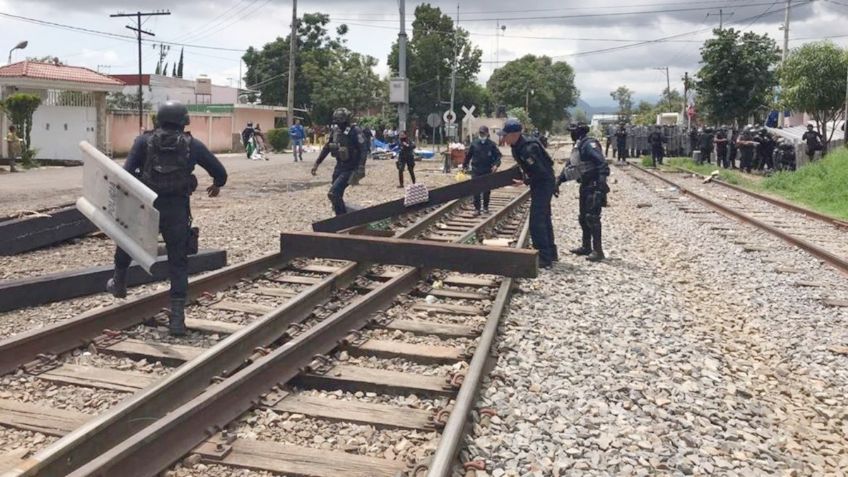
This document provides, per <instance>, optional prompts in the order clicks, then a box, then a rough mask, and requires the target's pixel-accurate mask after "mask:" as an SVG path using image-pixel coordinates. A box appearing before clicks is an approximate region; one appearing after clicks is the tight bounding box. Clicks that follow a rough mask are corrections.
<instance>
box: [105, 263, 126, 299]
mask: <svg viewBox="0 0 848 477" xmlns="http://www.w3.org/2000/svg"><path fill="white" fill-rule="evenodd" d="M106 291H107V292H109V293H111V294H112V296H113V297H115V298H126V297H127V269H125V268H123V269H120V268H116V269H115V273H114V274H113V275H112V278H110V279H109V281H107V282H106Z"/></svg>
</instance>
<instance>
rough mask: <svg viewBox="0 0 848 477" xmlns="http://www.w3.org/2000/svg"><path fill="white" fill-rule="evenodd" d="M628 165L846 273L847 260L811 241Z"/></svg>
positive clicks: (638, 167) (658, 175)
mask: <svg viewBox="0 0 848 477" xmlns="http://www.w3.org/2000/svg"><path fill="white" fill-rule="evenodd" d="M630 165H631V166H633V167H635V168H636V169H637V170H640V171H642V172H644V173H646V174H648V175H651V176H653V177H655V178H657V179H659V180H661V181H663V182H665V183H666V184H668V185H670V186H673V187H676V188H678V189H679V190H680V191H681V192H683V193H684V194H687V195H690V196H692V197H694V198H695V199H697V200H699V201H701V202H703V203H705V204H707V205H708V206H710V207H712V208H713V209H716V210H718V211H719V212H721V213H723V214H725V215H729V216H732V217H735V218H737V219H739V220H741V221H742V222H746V223H749V224H751V225H753V226H755V227H757V228H760V229H762V230H765V231H766V232H768V233H770V234H772V235H774V236H775V237H778V238H780V239H782V240H783V241H785V242H788V243H790V244H792V245H794V246H796V247H798V248H800V249H802V250H805V251H807V252H808V253H809V254H811V255H813V256H814V257H817V258H819V259H821V260H823V261H825V262H827V263H828V264H830V265H831V266H832V267H834V268H836V269H837V270H839V271H840V272H842V273H845V274H848V260H846V259H844V258H841V257H839V256H837V255H834V254H832V253H830V252H828V251H827V250H825V249H823V248H821V247H819V246H818V245H815V244H812V243H810V242H808V241H806V240H804V239H801V238H798V237H795V236H793V235H790V234H788V233H786V232H784V231H782V230H780V229H778V228H776V227H772V226H771V225H769V224H767V223H765V222H762V221H760V220H758V219H755V218H754V217H751V216H749V215H746V214H743V213H742V212H739V211H737V210H734V209H733V208H731V207H727V206H726V205H723V204H721V203H719V202H716V201H714V200H712V199H708V198H707V197H704V196H702V195H700V194H698V193H696V192H692V191H691V190H689V189H687V188H686V187H685V186H682V185H680V184H677V183H676V182H674V181H672V180H671V179H668V178H666V177H663V176H662V175H660V174H657V173H656V172H652V171H649V170H647V169H645V168H643V167H640V166H637V165H635V164H630Z"/></svg>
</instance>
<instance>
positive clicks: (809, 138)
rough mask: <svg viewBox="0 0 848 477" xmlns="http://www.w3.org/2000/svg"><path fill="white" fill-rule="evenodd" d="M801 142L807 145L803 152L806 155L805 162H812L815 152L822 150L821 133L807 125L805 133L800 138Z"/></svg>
mask: <svg viewBox="0 0 848 477" xmlns="http://www.w3.org/2000/svg"><path fill="white" fill-rule="evenodd" d="M801 140H802V141H804V143H806V144H807V149H806V151H805V152H806V153H807V160H808V161H810V162H813V160H814V159H815V156H816V151H821V150H822V149H824V147H823V145H822V144H823V143H824V141H823V140H822V135H821V133H819V132H818V131H816V130H814V129H813V125H812V124H807V132H805V133H804V135H803V136H801Z"/></svg>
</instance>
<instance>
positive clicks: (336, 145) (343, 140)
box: [314, 126, 365, 215]
mask: <svg viewBox="0 0 848 477" xmlns="http://www.w3.org/2000/svg"><path fill="white" fill-rule="evenodd" d="M328 154H330V155H332V156H333V157H334V158H335V159H336V167H335V169H333V179H332V180H333V184H332V185H331V186H330V191H329V192H328V193H327V198H329V199H330V203H331V204H332V205H333V212H335V214H336V215H341V214H344V213H346V212H347V208H346V207H345V203H344V192H345V189H347V186H348V184H350V178H351V176H353V174H354V173H355V172H356V170H357V168H358V167H359V163H360V162H361V161H362V158H363V157H364V156H365V138H364V137H363V136H362V132H361V131H360V130H359V128H357V127H356V126H347V127H345V128H344V129H341V128H340V127H338V126H333V129H332V130H331V131H330V139H329V141H328V142H327V144H325V145H324V147H323V148H322V149H321V154H319V155H318V159H317V160H316V161H315V166H314V167H316V168H317V167H318V166H319V165H320V164H321V163H322V162H323V161H324V159H325V158H326V157H327V155H328Z"/></svg>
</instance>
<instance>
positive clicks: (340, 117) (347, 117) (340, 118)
mask: <svg viewBox="0 0 848 477" xmlns="http://www.w3.org/2000/svg"><path fill="white" fill-rule="evenodd" d="M352 119H353V114H351V113H350V111H348V109H347V108H338V109H336V110H335V111H333V123H334V124H350V121H351V120H352Z"/></svg>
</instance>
